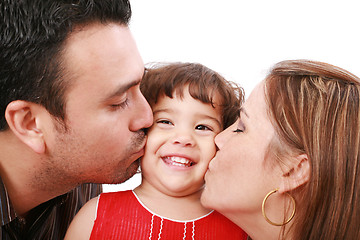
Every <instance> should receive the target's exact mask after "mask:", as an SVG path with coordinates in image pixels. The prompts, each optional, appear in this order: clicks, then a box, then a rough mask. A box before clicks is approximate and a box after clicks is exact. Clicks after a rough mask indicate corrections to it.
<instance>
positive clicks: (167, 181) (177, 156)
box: [141, 88, 222, 196]
mask: <svg viewBox="0 0 360 240" xmlns="http://www.w3.org/2000/svg"><path fill="white" fill-rule="evenodd" d="M217 99H218V98H215V101H214V102H215V104H214V106H215V108H213V107H212V106H211V104H205V103H202V102H201V101H199V100H196V99H194V98H192V97H191V95H190V94H189V92H188V89H187V88H186V89H184V97H183V99H181V98H180V97H178V96H174V98H172V99H171V98H169V97H166V96H164V97H159V99H158V102H157V103H156V104H155V105H154V106H153V113H154V125H153V126H152V127H151V128H150V129H149V132H148V140H147V144H146V147H145V155H144V157H143V158H142V162H141V167H142V173H143V183H146V182H147V183H149V184H150V186H152V187H154V188H155V189H157V190H158V191H161V192H162V193H164V194H166V195H171V196H186V195H188V194H192V193H194V192H197V191H198V190H199V189H200V188H201V187H202V186H203V184H204V175H205V172H206V170H207V168H208V164H209V162H210V160H211V159H212V158H213V157H214V155H215V152H216V146H215V143H214V137H215V136H216V134H218V133H219V132H220V131H221V130H222V123H221V119H222V118H221V111H220V108H219V106H218V105H217V103H218V100H217Z"/></svg>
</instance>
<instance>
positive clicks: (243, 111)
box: [240, 108, 249, 118]
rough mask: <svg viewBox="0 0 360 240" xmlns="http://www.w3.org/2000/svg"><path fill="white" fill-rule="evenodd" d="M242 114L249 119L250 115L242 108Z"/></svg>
mask: <svg viewBox="0 0 360 240" xmlns="http://www.w3.org/2000/svg"><path fill="white" fill-rule="evenodd" d="M240 112H242V113H244V114H245V116H246V117H247V118H249V115H248V114H247V112H246V110H245V108H240Z"/></svg>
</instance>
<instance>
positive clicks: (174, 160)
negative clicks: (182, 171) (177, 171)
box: [161, 156, 196, 167]
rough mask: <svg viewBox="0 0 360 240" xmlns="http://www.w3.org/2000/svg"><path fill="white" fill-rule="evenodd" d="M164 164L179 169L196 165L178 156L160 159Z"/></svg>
mask: <svg viewBox="0 0 360 240" xmlns="http://www.w3.org/2000/svg"><path fill="white" fill-rule="evenodd" d="M161 159H162V160H163V161H164V162H165V163H166V164H168V165H173V166H179V167H191V166H193V165H195V164H196V163H195V162H193V161H191V160H190V159H187V158H184V157H178V156H165V157H162V158H161Z"/></svg>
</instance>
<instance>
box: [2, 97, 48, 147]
mask: <svg viewBox="0 0 360 240" xmlns="http://www.w3.org/2000/svg"><path fill="white" fill-rule="evenodd" d="M44 110H45V109H44V108H43V107H41V106H40V105H38V104H35V103H31V102H27V101H22V100H16V101H13V102H10V103H9V104H8V106H7V108H6V110H5V118H6V121H7V123H8V125H9V128H10V129H11V130H12V132H13V133H14V134H15V135H16V136H17V137H18V138H19V139H20V140H21V141H22V142H23V143H25V144H26V145H27V146H29V147H30V148H31V149H32V150H33V151H34V152H36V153H44V152H45V141H44V138H43V133H42V129H41V126H39V125H40V124H39V122H41V112H42V111H44Z"/></svg>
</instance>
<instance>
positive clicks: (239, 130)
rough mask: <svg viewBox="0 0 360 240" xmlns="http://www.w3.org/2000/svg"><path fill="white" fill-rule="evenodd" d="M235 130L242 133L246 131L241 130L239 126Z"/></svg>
mask: <svg viewBox="0 0 360 240" xmlns="http://www.w3.org/2000/svg"><path fill="white" fill-rule="evenodd" d="M233 132H234V133H242V132H244V131H243V130H241V129H239V128H237V129H235V130H234V131H233Z"/></svg>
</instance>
